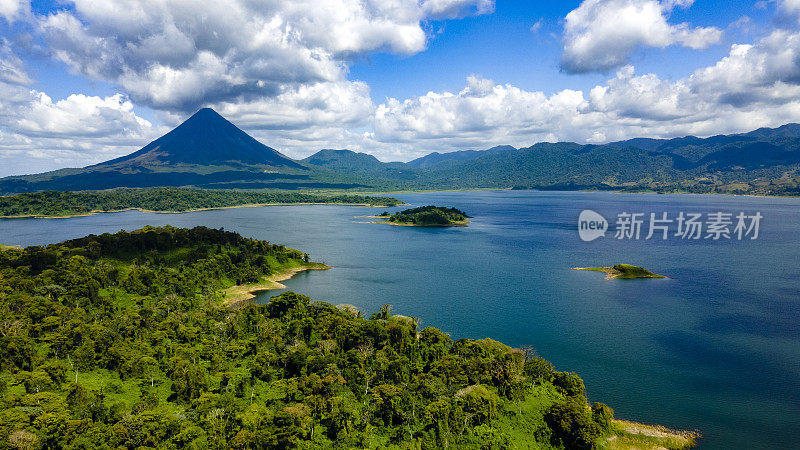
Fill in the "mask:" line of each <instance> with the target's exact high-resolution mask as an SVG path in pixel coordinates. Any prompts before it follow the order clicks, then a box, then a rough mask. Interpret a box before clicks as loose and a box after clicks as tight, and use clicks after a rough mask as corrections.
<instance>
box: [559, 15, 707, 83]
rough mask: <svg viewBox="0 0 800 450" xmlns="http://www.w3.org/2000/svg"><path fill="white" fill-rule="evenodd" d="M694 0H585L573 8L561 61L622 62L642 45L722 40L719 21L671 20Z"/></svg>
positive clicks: (567, 65) (596, 65)
mask: <svg viewBox="0 0 800 450" xmlns="http://www.w3.org/2000/svg"><path fill="white" fill-rule="evenodd" d="M692 3H693V0H672V1H658V0H584V1H583V3H581V5H580V6H578V8H576V9H574V10H573V11H571V12H570V13H569V14H567V17H566V19H565V24H564V49H563V53H562V58H561V67H562V69H564V70H565V71H567V72H571V73H584V72H595V71H607V70H610V69H615V68H618V67H621V66H623V65H625V64H627V63H628V60H629V58H630V56H631V54H633V53H634V52H635V51H636V50H637V49H638V48H640V47H659V48H663V47H667V46H670V45H681V46H684V47H689V48H692V49H703V48H706V47H708V46H710V45H712V44H715V43H717V42H719V40H720V38H721V36H722V31H721V30H719V29H718V28H716V27H691V26H690V25H689V24H687V23H679V24H671V23H669V22H668V19H669V14H670V12H671V11H672V10H673V9H674V8H676V7H683V8H686V7H689V6H691V4H692Z"/></svg>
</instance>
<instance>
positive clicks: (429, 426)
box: [0, 226, 698, 449]
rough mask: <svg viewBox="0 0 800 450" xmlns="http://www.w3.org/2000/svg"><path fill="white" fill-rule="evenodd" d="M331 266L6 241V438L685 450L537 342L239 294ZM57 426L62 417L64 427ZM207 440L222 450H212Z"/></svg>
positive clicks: (230, 242)
mask: <svg viewBox="0 0 800 450" xmlns="http://www.w3.org/2000/svg"><path fill="white" fill-rule="evenodd" d="M310 268H322V265H315V264H313V263H311V262H310V257H309V255H307V254H306V253H304V252H302V251H299V250H294V249H290V248H287V247H285V246H283V245H276V244H271V243H268V242H265V241H260V240H256V239H248V238H244V237H242V236H240V235H238V234H236V233H231V232H228V231H223V230H214V229H209V228H205V227H196V228H193V229H182V228H174V227H169V226H167V227H159V228H156V227H145V228H143V229H141V230H137V231H133V232H126V231H120V232H118V233H115V234H102V235H90V236H87V237H84V238H79V239H74V240H70V241H65V242H61V243H58V244H51V245H47V246H30V247H25V248H21V249H7V250H5V251H0V311H2V324H0V325H2V327H1V328H2V331H3V333H2V334H0V346H2V347H0V348H3V349H4V351H3V352H0V381H2V384H1V386H2V391H3V395H2V396H0V423H2V426H0V442H12V443H13V442H22V443H24V444H25V445H24V446H18V447H20V448H35V447H51V448H64V447H69V446H70V445H71V444H73V443H76V444H77V443H80V445H81V446H84V447H86V448H99V447H106V446H108V447H114V448H117V447H127V448H133V447H142V446H147V447H175V448H194V447H197V448H233V447H237V448H238V447H246V448H252V447H268V448H334V447H336V446H343V447H348V448H397V449H399V448H405V447H406V444H407V443H408V441H411V442H413V443H414V444H413V445H415V446H417V447H421V448H444V447H448V446H449V447H450V448H465V449H466V448H479V447H483V446H485V447H491V448H542V449H558V448H670V449H680V448H688V447H691V446H693V445H694V443H695V441H696V439H697V437H698V435H697V434H695V433H691V432H678V431H672V430H667V429H664V428H661V427H657V426H648V425H642V424H635V423H631V422H625V421H620V420H618V419H616V418H615V417H614V412H613V410H612V409H611V408H610V407H608V406H607V405H605V404H602V403H596V402H595V403H591V404H590V403H589V401H588V400H587V397H586V392H585V386H584V382H583V380H582V379H581V378H580V377H579V376H578V375H576V374H575V373H572V372H561V371H558V370H556V369H555V368H554V367H553V365H552V364H551V363H550V362H548V361H547V360H545V359H544V358H541V357H539V356H536V353H535V352H534V351H533V350H532V349H531V348H527V349H515V348H512V347H509V346H507V345H505V344H503V343H501V342H498V341H495V340H492V339H489V338H484V339H452V338H451V337H450V335H448V334H447V333H445V332H443V331H441V330H439V329H437V328H433V327H426V328H422V327H420V326H419V323H420V321H419V319H416V318H413V317H411V316H410V315H405V316H401V315H394V314H392V310H391V306H390V305H384V306H382V307H380V309H379V311H378V312H375V313H374V314H372V315H369V316H363V315H362V314H361V313H359V312H358V311H357V310H355V309H354V308H347V307H337V306H334V305H332V304H329V303H325V302H321V301H312V300H311V299H310V298H309V297H306V296H304V295H300V294H296V293H294V292H284V293H282V294H280V295H278V296H275V297H272V299H270V301H269V303H253V302H243V303H242V304H241V307H239V308H230V307H229V306H227V305H226V303H225V300H226V297H225V296H223V295H221V293H222V292H225V290H226V289H228V288H230V287H231V286H249V285H251V284H253V283H258V282H260V281H262V280H264V279H265V278H266V279H272V280H276V279H278V278H280V277H281V276H287V275H289V274H291V273H292V272H294V271H296V270H302V269H310ZM54 424H55V425H54ZM212 443H213V445H212Z"/></svg>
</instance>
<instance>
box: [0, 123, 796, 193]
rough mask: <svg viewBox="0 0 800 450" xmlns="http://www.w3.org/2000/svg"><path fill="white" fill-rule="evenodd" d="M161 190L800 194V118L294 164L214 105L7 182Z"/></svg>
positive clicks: (9, 188)
mask: <svg viewBox="0 0 800 450" xmlns="http://www.w3.org/2000/svg"><path fill="white" fill-rule="evenodd" d="M153 186H174V187H194V188H210V189H272V190H292V191H301V190H302V191H304V192H310V191H322V190H325V191H331V190H336V191H346V190H358V191H359V192H364V191H370V192H381V191H382V192H387V191H394V190H443V189H447V190H449V189H510V188H517V189H545V190H576V189H588V190H623V191H628V192H639V191H656V192H665V193H666V192H693V193H725V194H757V195H800V125H797V124H787V125H784V126H782V127H779V128H775V129H769V128H763V129H759V130H755V131H753V132H750V133H745V134H733V135H726V136H712V137H709V138H697V137H693V136H687V137H683V138H675V139H630V140H627V141H621V142H611V143H608V144H603V145H581V144H576V143H572V142H557V143H549V142H541V143H535V144H533V145H530V146H529V147H525V148H519V149H517V148H514V147H511V146H507V145H506V146H497V147H493V148H490V149H487V150H480V151H478V150H463V151H455V152H451V153H444V154H439V153H435V152H434V153H430V154H428V155H426V156H423V157H421V158H417V159H416V160H413V161H409V162H407V163H403V162H382V161H380V160H378V159H377V158H375V156H373V155H370V154H367V153H357V152H353V151H350V150H330V149H324V150H320V151H319V152H317V153H315V154H313V155H311V156H309V157H307V158H305V159H303V160H301V161H295V160H293V159H291V158H288V157H286V156H285V155H282V154H281V153H280V152H278V151H277V150H275V149H273V148H271V147H268V146H266V145H264V144H262V143H260V142H258V141H257V140H256V139H253V138H252V137H251V136H249V135H247V133H245V132H244V131H242V130H240V129H239V128H237V127H236V126H235V125H234V124H232V123H231V122H229V121H227V120H226V119H225V118H223V117H222V116H220V115H219V114H217V113H216V112H214V111H213V110H211V109H208V108H205V109H202V110H200V111H198V112H197V113H196V114H195V115H193V116H192V117H190V118H189V119H188V120H186V121H185V122H184V123H182V124H181V125H179V126H178V127H177V128H175V129H174V130H172V131H170V132H169V133H167V134H166V135H164V136H162V137H161V138H159V139H156V140H155V141H153V142H151V143H150V144H148V145H147V146H145V147H143V148H142V149H141V150H139V151H136V152H134V153H131V154H130V155H126V156H122V157H119V158H116V159H113V160H110V161H106V162H103V163H100V164H95V165H93V166H88V167H84V168H72V169H60V170H56V171H52V172H46V173H41V174H34V175H21V176H11V177H5V178H0V193H20V192H36V191H44V190H57V191H80V190H89V189H111V188H117V187H129V188H145V187H153Z"/></svg>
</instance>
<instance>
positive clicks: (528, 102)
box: [373, 30, 800, 151]
mask: <svg viewBox="0 0 800 450" xmlns="http://www.w3.org/2000/svg"><path fill="white" fill-rule="evenodd" d="M797 121H800V33H792V32H788V31H784V30H776V31H774V32H773V33H771V34H770V35H768V36H766V37H764V38H762V39H760V40H759V41H757V42H755V43H754V44H752V45H734V46H732V47H731V50H730V52H729V54H728V55H727V56H726V57H724V58H722V59H721V60H720V61H719V62H717V63H716V64H714V65H712V66H709V67H705V68H701V69H698V70H697V71H695V72H694V73H693V74H692V75H690V76H688V77H686V78H682V79H679V80H675V81H672V80H665V79H662V78H660V77H659V76H657V75H655V74H643V75H637V74H636V73H635V70H634V68H633V67H632V66H625V67H623V68H622V69H620V70H619V71H618V72H617V73H616V75H615V76H614V77H613V78H611V79H609V80H608V81H607V82H606V83H604V84H602V85H599V86H596V87H594V88H592V89H590V90H589V91H588V92H582V91H573V90H563V91H560V92H557V93H555V94H551V95H546V94H545V93H543V92H539V91H526V90H523V89H520V88H517V87H515V86H512V85H508V84H505V85H503V84H496V83H494V82H492V81H491V80H487V79H483V78H479V77H470V78H468V80H467V85H466V87H465V88H464V89H462V90H461V91H459V92H457V93H450V92H441V93H435V92H429V93H427V94H426V95H423V96H419V97H415V98H411V99H405V100H397V99H388V100H387V101H386V102H385V103H384V104H381V105H379V106H378V107H377V109H376V112H375V117H374V121H373V122H374V123H373V129H374V139H375V140H377V141H379V142H382V143H385V144H386V143H388V144H393V145H395V146H399V147H405V146H415V147H418V148H425V149H426V150H428V151H430V150H439V151H449V150H456V149H482V148H487V147H489V146H492V145H497V144H511V145H515V146H529V145H531V144H533V143H535V142H540V141H574V142H579V143H595V142H596V143H600V142H608V141H614V140H621V139H628V138H632V137H640V136H651V137H674V136H684V135H699V136H708V135H712V134H718V133H733V132H742V131H749V130H752V129H755V128H758V127H761V126H779V125H782V124H784V123H787V122H797Z"/></svg>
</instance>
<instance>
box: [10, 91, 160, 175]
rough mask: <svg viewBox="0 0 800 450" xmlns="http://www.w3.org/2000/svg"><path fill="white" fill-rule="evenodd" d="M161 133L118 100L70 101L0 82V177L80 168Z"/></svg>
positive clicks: (76, 98)
mask: <svg viewBox="0 0 800 450" xmlns="http://www.w3.org/2000/svg"><path fill="white" fill-rule="evenodd" d="M165 131H167V130H166V129H165V128H163V127H157V126H154V125H153V124H151V123H150V122H149V121H147V120H144V119H142V118H141V117H138V116H137V115H136V114H135V112H134V111H133V104H132V103H131V101H130V100H128V99H127V98H126V97H124V96H123V95H121V94H115V95H112V96H109V97H105V98H102V97H96V96H86V95H80V94H75V95H70V96H69V97H67V98H65V99H63V100H58V101H53V100H52V99H51V98H50V97H49V96H47V95H46V94H45V93H43V92H39V91H36V90H29V89H27V88H24V87H21V86H16V85H11V84H9V83H4V82H0V176H6V175H19V174H24V173H33V172H38V171H45V170H53V169H58V168H62V167H82V166H85V165H87V164H92V163H97V162H101V161H105V160H107V159H111V158H114V157H117V156H121V155H124V154H127V153H130V152H131V151H134V150H136V149H138V148H139V147H141V146H142V145H143V144H144V143H146V142H148V141H150V140H152V139H155V138H156V137H157V136H159V135H160V134H162V133H164V132H165Z"/></svg>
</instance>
